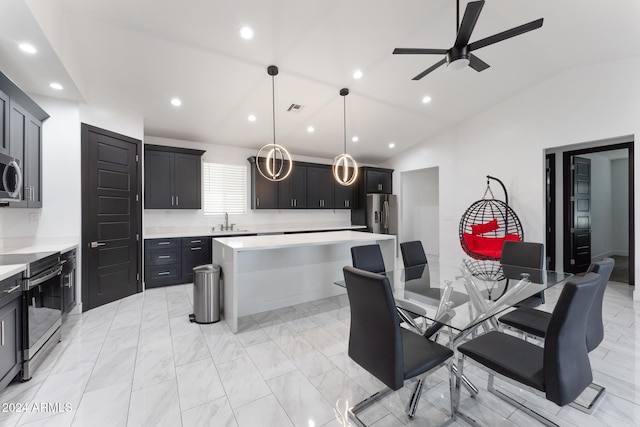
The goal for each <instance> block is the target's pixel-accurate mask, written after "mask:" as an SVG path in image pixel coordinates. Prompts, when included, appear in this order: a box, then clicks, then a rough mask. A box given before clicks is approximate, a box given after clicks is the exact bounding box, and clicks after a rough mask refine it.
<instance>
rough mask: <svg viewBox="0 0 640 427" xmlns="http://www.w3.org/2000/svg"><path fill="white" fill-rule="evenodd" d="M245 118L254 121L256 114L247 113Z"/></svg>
mask: <svg viewBox="0 0 640 427" xmlns="http://www.w3.org/2000/svg"><path fill="white" fill-rule="evenodd" d="M247 120H249V121H250V122H255V121H256V116H254V115H253V114H249V117H247Z"/></svg>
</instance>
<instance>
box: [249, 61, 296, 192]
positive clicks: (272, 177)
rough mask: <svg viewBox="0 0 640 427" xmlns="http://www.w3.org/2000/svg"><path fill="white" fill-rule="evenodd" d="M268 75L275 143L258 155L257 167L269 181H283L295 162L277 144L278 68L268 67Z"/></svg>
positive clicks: (265, 147)
mask: <svg viewBox="0 0 640 427" xmlns="http://www.w3.org/2000/svg"><path fill="white" fill-rule="evenodd" d="M267 74H269V75H270V76H271V99H272V111H273V116H272V117H273V143H272V144H266V145H265V146H264V147H262V148H261V149H260V150H258V154H256V166H257V168H258V172H260V175H262V176H263V177H265V178H266V179H268V180H269V181H274V182H278V181H282V180H284V179H286V178H287V177H288V176H289V175H290V174H291V170H292V169H293V160H291V155H290V154H289V152H288V151H287V149H286V148H284V147H283V146H282V145H280V144H276V91H275V76H277V75H278V67H276V66H275V65H269V67H267ZM261 157H262V158H264V164H263V165H260V163H261V162H260V158H261Z"/></svg>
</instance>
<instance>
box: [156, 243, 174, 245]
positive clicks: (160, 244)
mask: <svg viewBox="0 0 640 427" xmlns="http://www.w3.org/2000/svg"><path fill="white" fill-rule="evenodd" d="M158 244H159V245H170V244H171V242H159V243H158Z"/></svg>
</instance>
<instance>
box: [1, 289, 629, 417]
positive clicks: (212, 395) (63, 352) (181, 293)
mask: <svg viewBox="0 0 640 427" xmlns="http://www.w3.org/2000/svg"><path fill="white" fill-rule="evenodd" d="M548 301H549V304H550V303H551V301H553V295H549V296H548ZM191 303H192V285H181V286H172V287H166V288H156V289H151V290H148V291H146V292H144V293H141V294H137V295H134V296H131V297H128V298H125V299H123V300H120V301H117V302H114V303H111V304H108V305H106V306H103V307H100V308H97V309H94V310H91V311H89V312H86V313H83V314H82V315H78V316H71V317H70V318H69V320H68V321H67V323H66V324H65V325H64V331H63V340H62V341H61V342H60V343H59V344H58V345H57V346H56V348H55V350H54V351H53V353H52V354H51V355H50V356H49V357H48V358H47V360H46V361H45V363H44V364H43V365H42V366H41V367H40V369H39V370H38V371H37V372H36V373H35V375H34V377H33V379H32V380H30V381H28V382H25V383H19V382H14V383H12V384H10V385H9V386H8V387H7V388H6V389H5V390H4V391H3V392H2V393H1V394H0V404H1V408H0V409H1V411H0V425H1V426H23V425H24V426H47V427H56V426H60V427H64V426H92V427H93V426H109V427H113V426H154V427H155V426H171V427H176V426H185V427H186V426H189V427H190V426H215V427H218V426H240V427H244V426H278V427H280V426H304V427H337V426H347V425H350V424H349V422H348V420H347V419H346V408H348V407H349V406H351V405H353V404H354V403H355V402H357V401H359V400H361V399H363V398H364V397H366V396H368V395H369V394H371V393H373V392H375V391H377V390H379V389H380V388H382V385H381V383H379V382H378V381H377V380H376V379H375V378H373V377H372V376H371V375H370V374H368V373H367V372H366V371H364V370H363V369H362V368H360V367H359V366H358V365H356V364H355V363H354V362H352V361H351V360H350V359H349V357H348V356H347V353H346V351H347V341H348V334H349V306H348V300H347V297H346V295H342V296H338V297H332V298H327V299H323V300H319V301H314V302H312V303H307V304H301V305H297V306H293V307H287V308H284V309H279V310H274V311H271V312H267V313H261V314H256V315H253V316H248V317H245V318H243V319H242V321H241V328H240V329H241V330H240V332H239V333H238V334H235V335H234V334H232V333H231V332H230V331H229V328H228V327H227V325H226V324H225V323H224V321H221V322H219V323H216V324H211V325H196V324H192V323H189V320H188V314H189V313H191V312H192V307H191ZM604 317H605V327H606V338H605V341H604V342H603V343H602V344H601V345H600V347H599V348H598V349H597V350H596V351H594V352H593V353H592V354H591V361H592V366H593V370H594V376H595V378H596V381H597V382H598V383H600V384H602V385H604V386H606V387H607V394H606V395H605V398H604V399H603V400H602V401H601V403H600V404H599V406H598V407H597V409H596V411H595V412H594V413H593V414H592V415H591V416H589V415H586V414H583V413H581V412H579V411H577V410H575V409H573V408H570V407H564V408H560V407H557V406H555V405H554V404H552V403H550V402H548V401H546V400H545V399H544V398H542V397H540V396H538V395H535V394H532V393H529V392H527V391H522V390H519V389H518V388H517V387H515V386H510V385H506V387H505V388H507V389H508V390H510V391H511V392H512V394H514V395H516V396H517V397H518V398H519V399H521V400H523V401H527V404H528V405H530V406H532V407H534V408H537V409H539V410H540V411H542V413H544V414H546V415H547V416H548V417H550V418H551V419H553V420H554V421H555V422H557V423H558V424H559V425H562V426H581V427H582V426H616V427H619V426H634V425H636V426H637V425H640V356H639V355H640V352H639V351H638V346H639V345H640V340H637V339H636V335H637V332H636V331H637V330H638V328H639V327H640V322H638V320H639V319H640V303H639V302H634V301H632V297H631V288H629V286H628V285H626V284H621V283H615V282H611V283H610V284H609V287H608V289H607V292H606V294H605V303H604ZM465 372H466V373H467V374H468V376H469V377H470V378H471V379H472V380H473V381H474V382H475V383H476V384H477V385H478V386H479V387H480V391H481V392H480V395H479V396H478V397H477V398H476V399H471V398H470V397H469V395H468V394H466V393H464V392H463V395H462V404H461V408H462V410H463V411H464V412H465V413H467V414H469V415H472V416H473V417H475V418H476V419H477V420H478V421H479V422H481V423H482V425H485V426H527V427H531V426H535V425H537V422H536V421H535V420H533V419H531V418H530V417H528V416H527V415H526V414H524V413H522V412H521V411H519V410H516V409H515V408H513V407H511V406H510V405H508V404H506V403H504V402H502V401H501V400H499V399H497V398H496V397H495V396H493V395H491V394H489V393H487V392H486V390H484V392H483V387H486V375H485V374H484V373H483V371H481V370H480V369H479V368H477V367H476V366H474V365H473V364H471V363H467V364H466V366H465ZM411 385H412V384H411V383H407V384H406V385H405V387H404V388H403V389H401V390H399V391H398V392H395V393H392V394H390V395H388V396H386V397H385V398H384V399H383V400H381V401H380V403H376V404H375V405H373V406H372V407H370V408H368V409H367V410H366V411H365V412H364V413H363V415H362V418H363V419H364V420H365V422H366V423H367V424H368V425H372V426H376V427H384V426H402V425H420V426H435V425H439V424H440V423H441V422H442V421H444V420H445V418H446V417H447V411H448V407H449V406H448V405H449V403H448V402H449V400H448V399H449V394H448V376H447V372H446V370H445V369H440V370H439V371H437V372H435V373H434V374H432V375H431V376H429V377H428V379H427V381H426V383H425V392H424V394H423V395H422V401H421V402H420V405H419V408H418V413H417V415H416V417H415V418H414V419H413V420H409V419H408V418H407V417H406V416H405V415H404V407H405V404H406V402H407V401H408V396H409V394H410V387H411ZM454 425H456V426H464V425H466V424H465V423H464V422H463V421H461V420H458V421H457V422H456V423H455V424H454Z"/></svg>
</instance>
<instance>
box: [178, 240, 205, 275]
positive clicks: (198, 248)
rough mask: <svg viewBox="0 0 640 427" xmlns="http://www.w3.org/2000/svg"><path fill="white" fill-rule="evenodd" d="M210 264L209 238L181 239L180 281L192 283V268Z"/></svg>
mask: <svg viewBox="0 0 640 427" xmlns="http://www.w3.org/2000/svg"><path fill="white" fill-rule="evenodd" d="M204 264H211V237H207V236H205V237H183V238H182V280H183V283H192V282H193V268H194V267H197V266H199V265H204Z"/></svg>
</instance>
